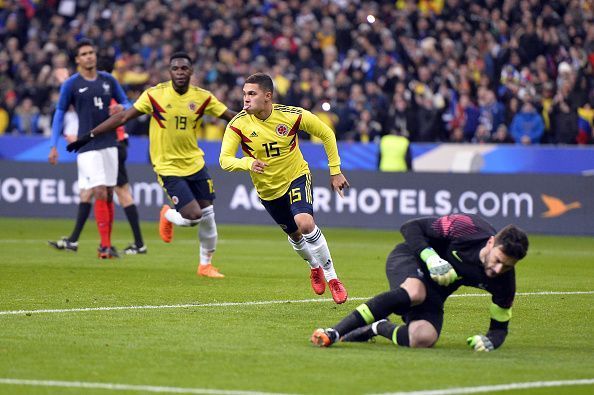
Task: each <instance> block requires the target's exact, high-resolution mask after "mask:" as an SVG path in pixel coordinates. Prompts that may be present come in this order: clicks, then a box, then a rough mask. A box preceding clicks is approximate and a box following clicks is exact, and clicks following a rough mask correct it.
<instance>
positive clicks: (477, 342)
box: [466, 335, 495, 352]
mask: <svg viewBox="0 0 594 395" xmlns="http://www.w3.org/2000/svg"><path fill="white" fill-rule="evenodd" d="M466 343H468V345H469V346H470V347H471V348H472V349H473V350H474V351H483V352H489V351H493V350H494V349H495V347H494V346H493V343H492V342H491V340H489V338H488V337H487V336H483V335H474V336H471V337H469V338H468V339H466Z"/></svg>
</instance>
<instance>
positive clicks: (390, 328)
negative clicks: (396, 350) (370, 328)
mask: <svg viewBox="0 0 594 395" xmlns="http://www.w3.org/2000/svg"><path fill="white" fill-rule="evenodd" d="M394 331H396V336H394ZM377 334H378V335H380V336H383V337H385V338H387V339H388V340H390V341H391V342H394V343H396V344H398V345H399V346H404V347H409V345H410V342H409V340H408V325H400V326H397V325H396V324H394V323H392V322H390V321H383V322H380V323H379V324H377Z"/></svg>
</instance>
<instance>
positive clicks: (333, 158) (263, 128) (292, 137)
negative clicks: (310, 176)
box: [219, 104, 340, 200]
mask: <svg viewBox="0 0 594 395" xmlns="http://www.w3.org/2000/svg"><path fill="white" fill-rule="evenodd" d="M299 130H303V131H305V132H307V133H309V134H311V135H313V136H316V137H319V138H320V139H321V140H322V142H323V143H324V149H325V150H326V155H327V156H328V167H329V168H330V174H331V175H336V174H339V173H340V157H339V156H338V148H337V146H336V137H335V136H334V132H333V131H332V129H330V127H328V126H327V125H326V124H325V123H323V122H322V121H321V120H320V119H319V118H318V117H317V116H315V115H314V114H312V113H311V112H309V111H307V110H304V109H303V108H300V107H292V106H284V105H281V104H273V106H272V113H271V114H270V116H269V117H268V118H266V119H265V120H261V119H259V118H257V117H256V116H254V115H250V114H248V113H247V112H245V111H241V112H240V113H239V114H237V115H236V116H235V118H233V119H232V120H231V121H230V122H229V124H227V128H226V129H225V136H224V137H223V145H222V147H221V156H220V158H219V161H220V164H221V167H222V168H223V170H227V171H236V170H248V171H249V170H251V167H252V164H253V163H254V161H255V160H256V159H259V160H261V161H263V162H266V163H268V166H267V167H266V168H265V169H264V173H263V174H258V173H254V172H251V171H250V176H251V178H252V181H253V183H254V186H255V187H256V190H257V191H258V195H259V196H260V198H261V199H262V200H274V199H277V198H279V197H281V196H282V195H284V194H285V193H286V192H287V190H288V188H289V185H290V184H291V182H292V181H293V180H295V179H296V178H298V177H300V176H302V175H304V174H307V173H309V166H308V165H307V162H306V161H305V159H303V154H302V153H301V150H300V149H299V142H298V138H297V132H298V131H299ZM240 145H241V149H242V151H243V155H244V157H243V158H241V159H239V158H236V157H235V154H236V152H237V148H238V146H240Z"/></svg>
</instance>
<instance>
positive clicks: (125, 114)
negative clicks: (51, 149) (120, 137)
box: [66, 107, 142, 152]
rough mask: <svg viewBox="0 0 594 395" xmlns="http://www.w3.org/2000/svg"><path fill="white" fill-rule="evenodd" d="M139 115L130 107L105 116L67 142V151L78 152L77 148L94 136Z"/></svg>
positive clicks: (113, 128)
mask: <svg viewBox="0 0 594 395" xmlns="http://www.w3.org/2000/svg"><path fill="white" fill-rule="evenodd" d="M141 115H142V113H141V112H140V111H138V110H137V109H136V108H134V107H130V108H129V109H127V110H125V111H122V112H119V113H117V114H115V115H112V116H111V117H109V118H107V119H106V120H105V121H103V122H101V123H100V124H99V125H97V126H96V127H94V128H93V129H92V130H91V131H89V133H87V134H85V135H84V136H82V137H81V138H79V139H78V140H76V141H74V142H72V143H70V144H68V146H67V147H66V149H67V150H68V151H69V152H72V151H74V152H78V150H80V149H81V148H82V147H84V146H85V145H87V144H88V143H89V142H90V141H91V140H93V138H95V136H97V135H100V134H102V133H107V132H110V131H112V130H115V129H116V128H117V127H118V126H121V125H123V124H125V123H126V122H128V121H130V120H131V119H134V118H138V117H139V116H141Z"/></svg>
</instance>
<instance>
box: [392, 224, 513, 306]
mask: <svg viewBox="0 0 594 395" xmlns="http://www.w3.org/2000/svg"><path fill="white" fill-rule="evenodd" d="M400 231H401V233H402V235H403V236H404V240H405V243H406V244H407V245H408V247H409V248H410V249H411V250H412V251H413V252H414V253H415V254H416V256H417V257H419V256H420V254H421V251H423V250H424V249H425V248H428V247H431V248H433V249H434V250H435V252H437V253H438V254H439V256H440V257H441V258H443V259H445V260H447V261H448V262H449V263H450V264H451V265H452V266H453V267H454V269H455V270H456V273H458V280H456V281H455V282H454V283H453V284H451V285H450V286H448V287H439V288H437V289H439V292H440V293H441V294H442V296H444V297H447V296H448V295H450V294H452V293H453V292H454V291H455V290H456V289H458V288H459V287H460V286H461V285H466V286H470V287H475V288H481V289H484V290H486V291H487V292H489V293H490V294H491V295H492V301H493V303H495V304H496V305H498V306H499V307H502V308H510V307H511V306H512V303H513V300H514V296H515V293H516V275H515V269H512V270H510V271H508V272H505V273H503V274H502V275H500V276H497V277H494V278H490V277H487V275H486V274H485V270H484V268H483V264H482V263H481V261H480V259H479V252H480V250H481V249H482V248H483V247H484V246H485V244H486V243H487V241H488V240H489V238H490V237H491V236H495V234H496V233H497V232H496V230H495V228H493V226H491V224H489V223H488V222H487V221H485V220H484V219H482V218H481V217H479V216H476V215H471V214H452V215H447V216H443V217H423V218H418V219H414V220H410V221H408V222H406V223H405V224H404V225H402V227H401V228H400ZM418 262H419V267H420V269H421V270H423V272H424V273H425V275H426V277H427V278H430V277H429V273H428V270H427V267H426V265H425V264H424V262H423V261H422V260H421V259H420V258H419V259H418Z"/></svg>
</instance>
